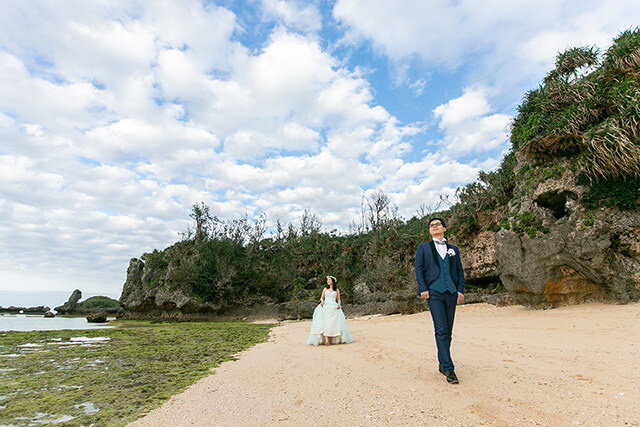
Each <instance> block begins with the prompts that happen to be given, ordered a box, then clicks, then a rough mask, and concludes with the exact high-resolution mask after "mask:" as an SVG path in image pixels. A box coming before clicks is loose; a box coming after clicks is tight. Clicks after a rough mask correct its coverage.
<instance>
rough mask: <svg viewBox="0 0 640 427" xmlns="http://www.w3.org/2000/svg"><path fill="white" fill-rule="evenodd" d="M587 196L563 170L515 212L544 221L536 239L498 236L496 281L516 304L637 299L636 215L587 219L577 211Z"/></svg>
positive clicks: (596, 214)
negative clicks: (498, 270) (499, 281)
mask: <svg viewBox="0 0 640 427" xmlns="http://www.w3.org/2000/svg"><path fill="white" fill-rule="evenodd" d="M518 185H520V186H522V185H524V184H518ZM518 189H519V187H516V191H518ZM521 191H522V193H525V191H524V190H521ZM585 191H586V189H585V188H584V187H581V186H580V185H577V184H576V180H575V177H574V176H573V173H572V172H571V171H570V169H567V170H566V171H565V172H564V174H563V176H561V177H559V178H558V179H551V180H548V181H545V182H543V183H541V184H540V185H538V186H537V187H536V188H535V189H534V190H533V191H531V192H530V193H529V194H526V195H525V196H524V197H523V198H522V200H520V203H519V205H518V206H514V207H513V208H514V212H515V213H516V215H519V217H521V218H522V217H524V215H529V218H538V219H539V220H541V222H540V223H539V230H540V231H536V230H533V231H531V232H530V233H525V232H520V233H518V232H516V231H514V230H513V229H512V230H505V229H503V230H501V231H500V232H498V233H497V234H496V259H497V261H498V264H499V269H500V279H501V281H502V283H503V285H504V287H505V289H507V290H508V291H509V292H511V294H512V295H513V297H515V299H516V300H517V301H518V303H520V304H525V305H533V306H536V305H541V306H543V305H549V304H550V305H552V306H558V305H567V304H578V303H583V302H588V301H616V302H628V301H631V300H637V299H638V298H640V213H639V212H638V211H631V212H629V211H624V212H623V211H620V210H618V209H616V208H600V209H598V210H596V211H587V210H586V209H585V208H584V207H583V206H582V205H581V204H580V203H578V200H579V198H580V196H581V194H583V193H584V192H585ZM534 233H535V236H532V235H530V234H534Z"/></svg>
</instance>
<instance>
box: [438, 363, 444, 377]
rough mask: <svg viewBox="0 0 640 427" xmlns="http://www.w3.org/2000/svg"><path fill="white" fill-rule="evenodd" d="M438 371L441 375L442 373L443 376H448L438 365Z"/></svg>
mask: <svg viewBox="0 0 640 427" xmlns="http://www.w3.org/2000/svg"><path fill="white" fill-rule="evenodd" d="M438 371H440V373H441V374H442V375H446V374H445V373H444V369H442V365H438Z"/></svg>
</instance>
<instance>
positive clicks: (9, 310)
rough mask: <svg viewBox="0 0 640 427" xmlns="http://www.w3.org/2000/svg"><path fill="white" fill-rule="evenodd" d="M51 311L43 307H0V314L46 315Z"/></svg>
mask: <svg viewBox="0 0 640 427" xmlns="http://www.w3.org/2000/svg"><path fill="white" fill-rule="evenodd" d="M50 311H51V309H50V308H49V307H46V306H44V305H39V306H37V307H15V306H13V305H11V306H9V307H0V314H43V315H44V314H46V313H48V312H50Z"/></svg>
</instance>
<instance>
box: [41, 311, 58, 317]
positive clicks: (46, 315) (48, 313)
mask: <svg viewBox="0 0 640 427" xmlns="http://www.w3.org/2000/svg"><path fill="white" fill-rule="evenodd" d="M44 317H56V315H55V314H53V312H52V311H47V312H46V313H45V314H44Z"/></svg>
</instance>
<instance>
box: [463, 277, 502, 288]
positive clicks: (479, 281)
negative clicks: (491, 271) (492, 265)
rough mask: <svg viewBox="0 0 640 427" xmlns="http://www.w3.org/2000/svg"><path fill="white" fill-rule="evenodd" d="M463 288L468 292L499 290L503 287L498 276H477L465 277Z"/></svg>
mask: <svg viewBox="0 0 640 427" xmlns="http://www.w3.org/2000/svg"><path fill="white" fill-rule="evenodd" d="M465 288H466V290H467V291H468V292H475V291H480V292H483V291H484V292H486V291H501V290H503V289H504V286H503V285H502V281H501V280H500V276H488V277H478V278H476V279H465Z"/></svg>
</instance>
